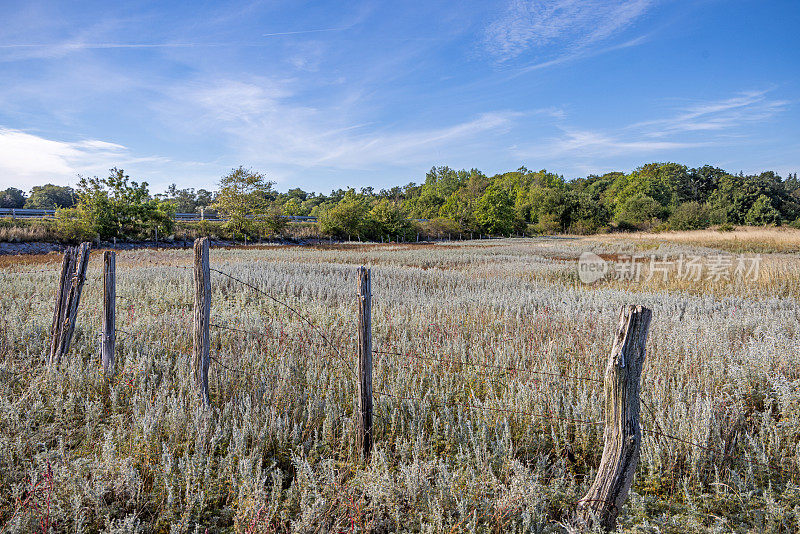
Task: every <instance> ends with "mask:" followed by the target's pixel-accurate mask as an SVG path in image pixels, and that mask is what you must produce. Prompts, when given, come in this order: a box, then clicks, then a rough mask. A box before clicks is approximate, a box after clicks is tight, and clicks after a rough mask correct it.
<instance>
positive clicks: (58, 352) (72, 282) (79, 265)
mask: <svg viewBox="0 0 800 534" xmlns="http://www.w3.org/2000/svg"><path fill="white" fill-rule="evenodd" d="M91 246H92V244H91V243H81V244H80V246H78V247H77V248H74V247H69V248H67V250H66V251H65V252H64V260H63V261H62V263H61V276H60V278H59V284H58V290H57V292H56V305H55V311H54V312H53V328H52V337H51V338H50V364H51V365H58V364H59V363H60V362H61V358H62V357H63V356H64V355H65V354H66V353H67V351H68V350H69V344H70V341H72V334H73V332H74V331H75V319H76V318H77V316H78V304H80V300H81V292H82V291H83V283H84V282H85V281H86V268H87V267H88V265H89V252H90V251H91Z"/></svg>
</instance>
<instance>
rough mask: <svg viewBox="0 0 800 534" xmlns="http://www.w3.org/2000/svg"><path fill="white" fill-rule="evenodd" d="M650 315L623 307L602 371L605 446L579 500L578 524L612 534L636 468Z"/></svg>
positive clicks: (637, 308) (641, 307)
mask: <svg viewBox="0 0 800 534" xmlns="http://www.w3.org/2000/svg"><path fill="white" fill-rule="evenodd" d="M651 316H652V312H651V311H650V310H649V309H647V308H645V307H644V306H632V305H628V306H623V307H622V311H621V312H620V316H619V326H618V327H617V333H616V337H615V338H614V344H613V346H612V348H611V355H610V356H609V358H608V363H607V364H606V373H605V380H604V382H605V384H604V389H605V408H604V409H605V436H604V437H605V446H604V447H603V457H602V459H601V460H600V467H598V469H597V478H595V480H594V483H593V484H592V486H591V488H589V492H588V493H587V494H586V496H585V497H584V498H583V499H581V500H580V501H579V502H578V521H579V522H580V523H582V524H584V525H591V524H595V523H597V524H599V525H600V526H601V527H603V528H605V529H607V530H612V529H613V528H614V524H615V523H616V520H617V516H618V515H619V512H620V510H621V508H622V505H623V503H624V502H625V500H626V499H627V498H628V492H629V491H630V489H631V484H632V483H633V475H634V473H635V472H636V466H637V465H638V464H639V446H640V444H641V441H642V432H641V428H640V427H639V379H640V377H641V375H642V367H643V365H644V357H645V344H646V343H647V332H648V329H649V328H650V318H651Z"/></svg>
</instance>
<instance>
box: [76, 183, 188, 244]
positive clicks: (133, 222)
mask: <svg viewBox="0 0 800 534" xmlns="http://www.w3.org/2000/svg"><path fill="white" fill-rule="evenodd" d="M77 193H78V199H79V200H78V205H77V208H75V210H76V212H77V215H78V216H79V217H81V218H83V219H84V220H85V221H87V222H88V223H89V225H90V227H91V228H92V230H93V231H94V232H95V233H96V234H97V235H99V236H100V237H102V238H106V239H107V238H111V237H121V238H137V237H143V236H146V235H149V233H150V231H151V230H154V229H156V228H158V230H159V231H160V232H161V233H162V234H168V233H170V232H172V227H173V219H172V217H173V215H174V213H175V212H174V208H173V206H172V205H171V204H168V203H166V202H163V201H160V200H158V199H155V198H152V197H151V196H150V193H149V191H148V184H147V182H142V183H141V184H139V183H138V182H135V181H132V180H130V177H129V176H128V175H126V174H125V172H124V171H123V170H122V169H117V168H113V169H111V171H110V173H109V175H108V177H107V178H98V177H96V176H95V177H93V178H84V177H81V179H80V182H79V183H78V188H77ZM67 215H68V214H65V215H64V216H63V217H64V219H65V220H66V219H68V218H69V217H68V216H67Z"/></svg>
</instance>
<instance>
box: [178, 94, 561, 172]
mask: <svg viewBox="0 0 800 534" xmlns="http://www.w3.org/2000/svg"><path fill="white" fill-rule="evenodd" d="M294 84H295V82H294V81H293V80H277V81H276V80H268V79H259V80H257V81H256V80H254V81H251V82H241V81H234V80H230V81H223V82H218V83H217V84H215V85H214V86H211V87H205V86H202V87H201V86H190V87H182V88H180V89H179V90H178V92H177V94H176V95H175V101H174V102H173V103H170V104H169V105H168V106H167V107H166V108H165V110H164V112H165V113H167V114H168V115H169V117H168V119H167V120H169V121H170V122H176V121H180V118H179V117H180V115H177V116H176V115H175V113H178V114H181V115H183V116H193V117H201V119H199V120H195V121H194V122H193V123H192V128H195V129H196V128H200V129H202V130H203V131H204V132H211V131H216V132H221V133H222V134H224V137H223V139H224V142H225V143H226V144H227V145H229V147H230V148H231V149H233V150H235V151H236V152H237V153H238V154H239V156H240V157H241V158H243V159H244V160H246V161H248V162H251V163H252V164H256V165H263V166H267V167H268V168H276V166H282V167H284V168H293V169H298V168H313V167H325V168H336V169H360V170H368V169H377V168H381V167H382V166H387V165H388V166H392V165H396V166H407V165H412V164H417V163H424V164H426V165H428V164H431V162H432V161H436V160H437V159H439V157H440V155H441V154H442V153H446V154H448V155H449V156H451V157H452V155H453V154H456V153H463V152H465V151H468V150H470V149H469V146H470V143H475V142H478V141H479V140H480V139H482V138H483V137H484V136H485V135H486V134H487V133H490V132H491V133H495V134H497V133H502V132H505V131H508V129H509V128H510V127H511V125H512V122H513V120H514V118H515V117H517V116H519V114H518V113H513V112H505V111H500V112H489V113H482V114H477V115H476V116H473V117H471V118H469V119H468V120H465V121H461V122H456V123H454V124H450V125H447V126H441V127H432V128H414V127H406V128H403V127H400V126H397V127H388V126H385V127H383V128H381V129H378V128H376V127H375V125H374V124H371V123H369V122H364V121H359V120H358V117H359V116H360V114H359V113H358V107H359V99H357V98H351V97H350V96H348V95H346V94H345V95H343V96H341V97H340V98H339V99H332V100H331V101H330V102H327V103H326V106H325V107H324V108H319V107H312V106H307V105H301V104H299V103H297V102H296V101H295V98H294V97H295V90H294V88H293V85H294ZM179 100H180V101H179ZM543 113H549V114H558V113H560V111H559V110H557V109H547V110H545V111H543Z"/></svg>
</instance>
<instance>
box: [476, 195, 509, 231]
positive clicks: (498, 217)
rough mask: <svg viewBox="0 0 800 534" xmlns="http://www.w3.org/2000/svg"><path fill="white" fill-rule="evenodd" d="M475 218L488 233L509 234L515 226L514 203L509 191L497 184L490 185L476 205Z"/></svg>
mask: <svg viewBox="0 0 800 534" xmlns="http://www.w3.org/2000/svg"><path fill="white" fill-rule="evenodd" d="M475 219H476V221H477V222H478V225H479V226H480V228H481V230H483V231H485V232H486V233H488V234H491V235H497V234H501V235H507V234H509V233H510V232H511V230H512V229H513V228H514V204H513V203H512V202H511V198H509V196H508V193H506V192H505V191H503V190H502V189H500V188H499V187H497V186H494V185H492V186H489V187H488V188H487V189H486V191H485V192H484V193H483V196H481V198H480V199H479V200H478V202H477V204H476V206H475Z"/></svg>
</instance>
